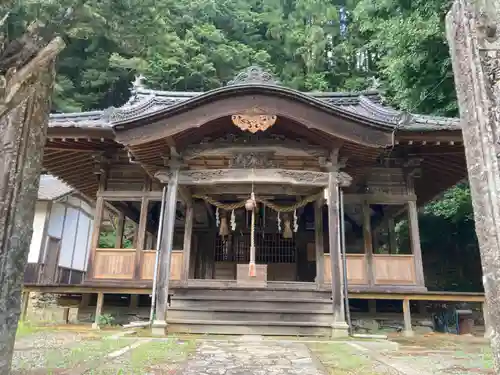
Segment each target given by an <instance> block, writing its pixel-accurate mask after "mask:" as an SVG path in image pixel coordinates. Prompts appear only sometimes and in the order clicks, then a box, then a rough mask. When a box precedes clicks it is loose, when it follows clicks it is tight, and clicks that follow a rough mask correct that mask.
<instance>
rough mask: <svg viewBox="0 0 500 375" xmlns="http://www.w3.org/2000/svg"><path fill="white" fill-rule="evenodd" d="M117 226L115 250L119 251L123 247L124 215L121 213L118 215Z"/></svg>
mask: <svg viewBox="0 0 500 375" xmlns="http://www.w3.org/2000/svg"><path fill="white" fill-rule="evenodd" d="M117 224H118V225H117V226H116V242H115V248H117V249H121V248H122V246H123V231H124V230H125V215H124V214H123V213H121V212H120V213H119V214H118V223H117Z"/></svg>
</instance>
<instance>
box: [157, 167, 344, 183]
mask: <svg viewBox="0 0 500 375" xmlns="http://www.w3.org/2000/svg"><path fill="white" fill-rule="evenodd" d="M331 173H333V174H334V177H335V180H336V184H338V185H339V186H349V185H350V183H351V180H352V178H351V177H350V176H349V175H348V174H347V173H345V172H331ZM329 175H330V173H327V172H316V171H303V170H292V169H281V168H269V169H245V168H241V169H236V168H235V169H200V170H186V171H181V172H179V184H181V185H214V184H252V183H257V184H261V183H270V184H290V185H303V186H318V187H326V186H327V185H328V179H329ZM155 177H156V178H158V179H159V180H160V181H162V182H164V183H168V181H169V180H170V179H171V173H170V172H168V171H164V172H158V173H156V175H155Z"/></svg>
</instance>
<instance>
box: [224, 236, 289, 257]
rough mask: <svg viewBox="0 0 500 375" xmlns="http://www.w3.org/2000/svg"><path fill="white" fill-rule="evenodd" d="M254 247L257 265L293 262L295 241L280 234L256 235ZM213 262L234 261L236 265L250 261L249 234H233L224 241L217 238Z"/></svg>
mask: <svg viewBox="0 0 500 375" xmlns="http://www.w3.org/2000/svg"><path fill="white" fill-rule="evenodd" d="M255 247H256V261H257V263H266V264H267V263H294V262H295V254H296V250H295V240H294V239H293V238H292V239H286V238H283V235H282V234H281V233H256V234H255ZM215 261H216V262H223V261H230V262H233V261H236V262H238V263H244V262H248V261H250V234H249V233H239V234H234V235H232V238H230V237H227V238H226V239H223V238H222V237H220V236H217V237H216V240H215Z"/></svg>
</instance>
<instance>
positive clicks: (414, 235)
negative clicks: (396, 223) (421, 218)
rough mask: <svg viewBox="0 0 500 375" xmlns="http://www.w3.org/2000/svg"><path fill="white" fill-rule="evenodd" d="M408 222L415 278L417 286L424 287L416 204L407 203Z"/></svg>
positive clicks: (412, 202)
mask: <svg viewBox="0 0 500 375" xmlns="http://www.w3.org/2000/svg"><path fill="white" fill-rule="evenodd" d="M408 221H409V225H410V238H411V248H412V252H413V257H414V260H415V276H416V279H417V285H420V286H425V280H424V265H423V263H422V249H421V247H420V231H419V228H418V210H417V202H415V201H410V202H408Z"/></svg>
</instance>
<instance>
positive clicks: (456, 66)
mask: <svg viewBox="0 0 500 375" xmlns="http://www.w3.org/2000/svg"><path fill="white" fill-rule="evenodd" d="M499 11H500V0H481V1H474V0H455V3H454V4H453V7H452V9H451V10H450V12H449V14H448V16H447V19H446V30H447V38H448V42H449V44H450V50H451V57H452V62H453V71H454V75H455V85H456V90H457V97H458V103H459V107H460V115H461V119H462V132H463V138H464V146H465V154H466V158H467V168H468V171H469V180H470V188H471V195H472V202H473V206H474V216H475V224H476V232H477V238H478V241H479V247H480V252H481V262H482V267H483V284H484V290H485V295H486V304H487V308H488V318H489V319H488V320H489V321H490V322H491V330H492V334H491V336H490V339H491V346H492V348H493V360H494V366H495V370H496V371H495V373H496V374H499V373H500V168H499V161H498V158H497V156H498V149H497V146H498V140H499V135H500V133H499V132H500V127H499V125H500V39H499V36H500V34H499V33H500V30H498V25H499V21H500V17H499V14H500V13H499Z"/></svg>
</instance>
